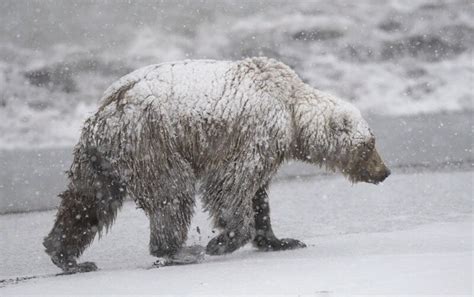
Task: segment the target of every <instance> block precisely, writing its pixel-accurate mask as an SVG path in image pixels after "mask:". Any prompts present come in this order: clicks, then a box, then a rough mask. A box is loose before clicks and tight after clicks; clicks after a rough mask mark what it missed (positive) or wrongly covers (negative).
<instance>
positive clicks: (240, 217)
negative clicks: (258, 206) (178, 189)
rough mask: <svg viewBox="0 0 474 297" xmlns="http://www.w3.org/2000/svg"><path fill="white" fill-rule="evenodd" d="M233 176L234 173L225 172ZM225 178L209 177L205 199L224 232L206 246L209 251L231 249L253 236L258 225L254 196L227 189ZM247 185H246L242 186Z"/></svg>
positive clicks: (211, 252)
mask: <svg viewBox="0 0 474 297" xmlns="http://www.w3.org/2000/svg"><path fill="white" fill-rule="evenodd" d="M225 176H226V177H231V176H233V175H230V174H228V175H225ZM223 184H225V182H222V181H215V180H211V179H209V181H208V185H209V186H208V185H205V189H206V192H205V193H204V195H203V200H204V203H205V206H206V209H208V210H209V212H210V215H211V217H212V218H213V223H214V226H215V227H216V228H218V229H219V230H220V231H221V233H220V234H219V235H218V236H216V237H215V238H213V239H212V240H211V241H209V243H208V244H207V247H206V253H207V254H208V255H222V254H227V253H231V252H233V251H235V250H237V249H239V248H240V247H242V246H244V245H245V244H246V243H248V242H249V241H250V240H251V239H252V232H253V231H254V230H255V228H254V226H253V225H254V220H253V210H252V196H251V195H249V194H248V193H246V191H238V190H233V189H232V188H233V187H232V188H231V189H229V188H227V189H225V188H224V189H223V188H222V185H223ZM242 188H243V187H242Z"/></svg>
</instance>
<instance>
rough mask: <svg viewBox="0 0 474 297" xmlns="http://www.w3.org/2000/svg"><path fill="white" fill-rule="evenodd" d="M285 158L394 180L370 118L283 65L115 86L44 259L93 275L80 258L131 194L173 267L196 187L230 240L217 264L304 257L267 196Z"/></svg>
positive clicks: (205, 69) (218, 242)
mask: <svg viewBox="0 0 474 297" xmlns="http://www.w3.org/2000/svg"><path fill="white" fill-rule="evenodd" d="M287 159H299V160H303V161H306V162H310V163H313V164H316V165H320V166H326V167H327V168H329V169H332V170H339V171H340V172H342V173H343V174H344V175H346V176H347V177H348V178H349V179H350V180H351V181H353V182H358V181H365V182H371V183H378V182H380V181H382V180H383V179H385V178H386V177H387V176H388V174H389V170H388V169H387V168H386V167H385V165H384V164H383V161H382V160H381V158H380V157H379V155H378V153H377V151H376V149H375V138H374V135H373V134H372V132H371V131H370V129H369V127H368V125H367V123H366V121H365V120H364V119H363V118H362V116H361V114H360V112H359V111H358V110H357V109H356V108H355V107H354V106H352V105H351V104H349V103H347V102H345V101H342V100H340V99H338V98H336V97H334V96H331V95H329V94H326V93H323V92H321V91H318V90H316V89H314V88H312V87H311V86H309V85H307V84H305V83H303V82H302V81H301V79H300V78H299V77H298V76H297V75H296V73H295V72H294V71H292V70H291V69H290V68H289V67H288V66H286V65H284V64H283V63H280V62H278V61H276V60H273V59H267V58H250V59H245V60H241V61H211V60H191V61H182V62H173V63H164V64H158V65H151V66H148V67H144V68H141V69H139V70H137V71H135V72H132V73H130V74H128V75H126V76H124V77H123V78H121V79H120V80H118V81H117V82H116V83H114V84H113V85H112V86H111V87H110V88H109V89H108V90H107V91H106V92H105V94H104V96H103V98H102V99H101V103H100V107H99V109H98V111H97V113H96V114H95V115H93V116H92V117H90V118H89V119H88V120H87V121H86V123H85V125H84V128H83V132H82V135H81V138H80V140H79V143H78V144H77V146H76V148H75V151H74V162H73V164H72V166H71V169H70V171H69V179H70V184H69V187H68V189H67V190H66V191H65V192H63V193H62V194H61V195H60V196H61V197H62V203H61V206H60V208H59V211H58V215H57V220H56V223H55V226H54V227H53V230H52V231H51V233H50V235H49V236H48V237H47V238H46V239H45V247H46V251H47V252H48V253H49V254H50V255H51V257H52V259H53V262H54V263H55V264H56V265H58V266H59V267H61V268H62V269H64V270H66V271H88V270H93V269H95V266H94V264H93V263H81V264H77V263H76V258H77V257H79V256H80V254H81V253H82V252H83V250H84V249H85V248H86V247H87V245H88V244H90V243H91V242H92V240H93V238H94V236H95V234H96V233H97V232H100V231H101V230H102V228H103V227H108V226H110V225H111V224H112V222H113V220H114V218H115V215H116V212H117V210H118V209H119V208H120V206H121V204H122V201H123V199H124V197H125V196H126V195H129V196H130V197H132V198H133V199H134V200H135V201H136V202H137V204H138V205H139V206H140V207H141V208H142V209H143V210H144V211H145V213H146V214H147V216H148V217H149V219H150V252H151V253H152V254H153V255H155V256H158V257H173V256H174V255H176V254H177V253H178V252H179V251H180V250H181V247H182V245H183V243H184V242H185V240H186V237H187V230H188V226H189V223H190V220H191V217H192V214H193V207H194V203H195V202H194V197H195V194H196V184H197V182H198V181H199V182H200V183H199V184H200V189H201V191H202V197H203V202H204V205H205V207H206V209H207V210H208V211H209V212H210V215H211V217H212V218H213V222H214V225H215V226H216V227H218V228H220V229H221V230H222V233H221V234H220V235H219V236H217V237H216V238H215V239H213V240H211V242H210V243H209V245H208V247H207V252H208V253H209V254H222V253H226V252H231V251H233V250H235V249H237V248H239V247H240V246H242V245H243V244H245V243H246V242H248V241H249V240H253V242H254V244H255V245H256V246H257V247H259V248H264V249H285V248H294V247H301V246H304V245H303V244H302V243H301V242H299V241H296V240H291V239H288V240H286V241H285V240H279V239H277V238H276V237H275V236H274V234H273V231H272V230H271V226H270V218H269V217H268V202H267V198H268V197H267V196H266V192H265V190H266V188H267V186H268V184H269V182H270V180H271V178H272V176H273V175H274V174H275V172H276V171H277V169H278V168H279V166H280V165H281V164H282V163H283V162H284V161H285V160H287ZM262 197H263V198H262ZM263 214H266V216H267V218H265V217H264V216H263Z"/></svg>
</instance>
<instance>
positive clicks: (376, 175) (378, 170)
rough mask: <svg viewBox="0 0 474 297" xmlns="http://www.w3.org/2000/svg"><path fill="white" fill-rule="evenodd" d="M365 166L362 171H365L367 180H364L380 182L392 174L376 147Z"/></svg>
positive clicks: (374, 182)
mask: <svg viewBox="0 0 474 297" xmlns="http://www.w3.org/2000/svg"><path fill="white" fill-rule="evenodd" d="M364 167H365V168H363V169H362V171H363V172H364V171H365V174H364V177H365V180H363V181H365V182H368V183H373V184H378V183H380V182H383V181H384V180H385V179H386V178H387V177H388V176H389V175H390V169H388V168H387V166H385V164H384V162H383V161H382V158H381V157H380V155H379V153H378V152H377V150H375V149H374V150H373V151H372V154H371V155H370V156H369V158H368V159H367V160H366V162H365V166H364Z"/></svg>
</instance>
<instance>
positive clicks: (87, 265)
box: [64, 262, 98, 274]
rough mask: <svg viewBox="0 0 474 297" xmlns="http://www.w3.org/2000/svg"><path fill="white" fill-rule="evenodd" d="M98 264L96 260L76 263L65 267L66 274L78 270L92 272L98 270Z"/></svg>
mask: <svg viewBox="0 0 474 297" xmlns="http://www.w3.org/2000/svg"><path fill="white" fill-rule="evenodd" d="M97 269H98V268H97V265H96V264H95V263H94V262H83V263H79V264H75V265H72V266H69V267H67V268H66V269H64V273H65V274H73V273H78V272H91V271H96V270H97Z"/></svg>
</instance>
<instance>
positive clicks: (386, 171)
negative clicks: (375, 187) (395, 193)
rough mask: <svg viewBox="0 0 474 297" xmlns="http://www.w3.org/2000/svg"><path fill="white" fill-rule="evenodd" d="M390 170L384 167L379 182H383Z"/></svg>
mask: <svg viewBox="0 0 474 297" xmlns="http://www.w3.org/2000/svg"><path fill="white" fill-rule="evenodd" d="M391 173H392V172H391V171H390V169H388V168H387V169H385V171H384V173H383V175H382V176H381V177H382V178H381V179H380V181H381V182H383V181H384V180H385V179H386V178H387V177H388V176H389V175H390V174H391Z"/></svg>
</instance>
